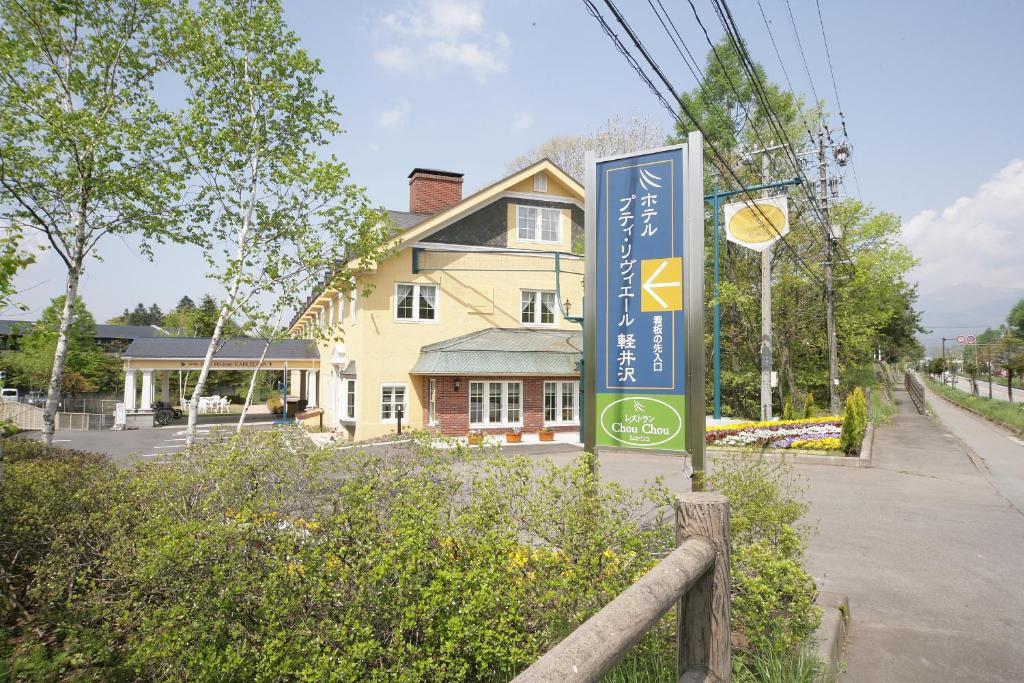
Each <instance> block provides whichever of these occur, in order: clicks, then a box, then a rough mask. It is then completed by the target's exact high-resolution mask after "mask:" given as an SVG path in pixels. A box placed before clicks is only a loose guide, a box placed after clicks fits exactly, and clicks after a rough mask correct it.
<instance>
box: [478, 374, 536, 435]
mask: <svg viewBox="0 0 1024 683" xmlns="http://www.w3.org/2000/svg"><path fill="white" fill-rule="evenodd" d="M522 422H523V384H522V382H470V383H469V424H470V425H471V426H475V427H486V426H488V425H520V424H522Z"/></svg>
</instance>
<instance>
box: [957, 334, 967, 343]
mask: <svg viewBox="0 0 1024 683" xmlns="http://www.w3.org/2000/svg"><path fill="white" fill-rule="evenodd" d="M966 341H967V337H965V336H964V335H962V334H961V335H959V336H958V337H957V338H956V343H957V344H963V343H964V342H966Z"/></svg>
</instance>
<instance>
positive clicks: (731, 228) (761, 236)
mask: <svg viewBox="0 0 1024 683" xmlns="http://www.w3.org/2000/svg"><path fill="white" fill-rule="evenodd" d="M722 208H723V210H724V211H725V237H726V239H728V240H729V241H730V242H733V243H735V244H739V245H741V246H744V247H747V248H748V249H753V250H754V251H764V250H765V249H767V248H768V247H770V246H771V245H772V244H774V243H775V242H776V241H778V240H779V239H781V238H783V237H785V236H786V234H787V233H789V204H788V202H787V201H786V197H768V198H763V199H754V200H749V201H743V202H734V203H732V204H726V205H725V206H724V207H722Z"/></svg>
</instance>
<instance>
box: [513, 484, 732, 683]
mask: <svg viewBox="0 0 1024 683" xmlns="http://www.w3.org/2000/svg"><path fill="white" fill-rule="evenodd" d="M676 541H677V543H678V547H677V548H676V549H675V550H674V551H673V552H672V553H671V554H670V555H669V556H668V557H666V558H665V559H663V560H662V561H661V562H659V563H658V564H657V565H655V567H654V568H653V569H651V570H650V571H649V572H647V573H646V574H645V575H644V576H643V577H641V578H640V580H639V581H637V582H636V583H634V584H633V585H632V586H630V587H629V588H627V589H626V590H625V591H624V592H622V593H621V594H620V595H619V596H618V597H616V598H615V599H614V600H612V601H611V602H610V603H608V604H607V605H606V606H605V607H604V608H603V609H602V610H601V611H600V612H598V613H597V614H595V615H594V616H592V617H590V619H588V620H587V621H585V622H584V623H583V624H582V625H581V626H580V627H579V628H577V629H576V630H575V631H573V632H572V633H571V634H569V636H568V637H567V638H566V639H565V640H563V641H562V642H560V643H559V644H558V645H556V646H555V647H554V648H552V649H551V650H550V651H549V652H548V653H547V654H545V655H544V656H543V657H541V658H540V659H538V660H537V661H536V662H534V663H533V665H531V666H530V668H528V669H526V670H525V671H523V672H522V673H521V674H519V676H517V677H516V678H515V681H518V682H520V683H527V682H529V683H535V682H541V681H543V682H545V683H547V682H550V683H554V682H556V681H557V682H559V683H562V682H578V683H583V682H585V681H598V680H600V679H601V677H602V676H604V675H605V674H606V673H608V672H609V671H610V670H611V669H612V667H614V666H615V664H616V663H617V662H618V661H619V660H620V659H622V657H623V656H625V655H626V653H627V652H629V650H630V649H631V648H632V647H633V646H634V645H636V644H637V642H639V641H640V639H641V638H643V636H644V635H645V634H646V633H647V632H648V631H650V630H651V628H653V627H654V625H655V624H656V623H657V622H658V620H659V619H661V617H663V616H664V615H665V613H667V612H668V611H669V610H670V609H672V607H673V606H678V614H677V620H676V628H677V642H678V655H677V665H678V669H677V670H678V671H679V673H680V675H679V680H680V681H685V682H687V683H690V682H696V681H728V680H729V679H730V676H731V674H732V661H731V648H732V643H731V640H730V629H729V597H730V596H729V503H728V502H727V501H726V499H725V497H724V496H722V495H720V494H717V493H687V494H683V495H680V496H679V497H678V499H677V501H676Z"/></svg>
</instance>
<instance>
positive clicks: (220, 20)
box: [168, 0, 387, 444]
mask: <svg viewBox="0 0 1024 683" xmlns="http://www.w3.org/2000/svg"><path fill="white" fill-rule="evenodd" d="M168 39H169V40H170V41H171V42H172V43H173V44H174V45H175V52H176V54H177V55H178V57H177V64H178V67H179V69H180V73H181V74H182V76H183V78H184V81H185V83H186V86H187V89H188V97H187V103H186V107H185V110H184V111H183V113H182V115H181V117H180V120H179V125H178V127H177V129H178V139H179V144H180V145H181V150H182V153H183V156H184V159H185V165H186V171H187V173H188V175H189V178H190V180H192V181H194V182H195V183H196V184H197V192H196V194H195V196H194V197H193V198H192V199H191V201H190V207H189V216H190V220H191V221H192V223H193V225H194V226H195V229H197V230H199V229H205V230H208V231H209V232H210V236H211V239H212V243H213V245H214V246H213V247H212V248H210V249H207V250H206V252H205V254H206V258H207V261H208V264H209V266H210V270H211V272H210V276H211V277H212V278H214V279H215V280H216V281H218V282H219V283H220V284H221V286H222V287H223V289H224V292H223V299H222V301H221V306H220V313H219V316H218V319H217V324H216V326H215V328H214V330H213V335H212V338H211V340H210V344H209V347H208V348H207V352H206V355H205V358H204V359H203V365H202V368H201V370H200V372H199V378H198V379H197V381H196V385H195V389H194V390H193V392H192V398H191V402H190V410H189V420H188V429H187V443H188V444H191V443H192V441H193V440H194V438H195V437H194V435H195V425H196V417H197V412H198V410H197V409H198V406H199V397H200V396H201V395H202V394H203V391H204V387H205V385H206V380H207V377H208V375H209V371H210V366H211V364H212V361H213V357H214V355H215V353H216V352H217V350H218V348H219V347H220V346H221V345H222V343H223V336H224V334H223V333H224V322H225V321H226V320H227V319H228V318H229V317H231V316H239V317H241V318H244V319H248V320H251V321H253V323H254V324H256V325H258V324H260V323H265V322H267V321H268V320H271V319H273V317H274V316H276V315H277V314H278V313H279V312H280V310H281V309H282V308H283V307H287V306H294V305H296V304H298V303H300V302H301V301H303V300H304V299H305V296H306V294H307V293H308V291H309V289H310V287H311V286H312V285H313V284H315V283H321V282H322V280H323V278H324V277H325V276H326V275H328V274H330V275H331V277H332V278H334V279H335V280H336V281H337V283H338V286H342V283H344V282H347V281H349V278H348V273H347V271H348V270H349V269H350V268H351V267H355V264H356V263H359V262H362V261H364V260H372V257H373V253H374V248H373V245H375V244H380V243H382V242H383V240H384V239H385V238H386V236H387V228H386V226H385V224H384V223H383V222H382V217H381V214H380V213H379V212H377V211H375V210H373V209H372V208H371V207H370V205H369V203H368V202H367V199H366V196H365V194H364V191H363V189H362V188H360V187H358V186H356V185H355V184H353V183H351V182H350V181H349V174H348V170H347V168H346V167H345V165H344V164H343V163H341V162H340V161H338V160H337V159H336V158H334V157H328V158H321V156H320V155H319V154H318V152H320V151H321V148H322V147H324V146H325V145H326V144H328V142H330V140H331V139H332V138H333V136H335V135H337V134H339V133H340V132H341V128H340V125H339V122H338V121H339V112H338V110H337V108H336V107H335V104H334V100H333V97H332V96H331V95H330V94H328V93H326V92H324V91H323V90H321V89H320V88H319V87H318V86H317V84H316V79H317V77H318V76H319V75H320V74H321V73H322V69H321V66H320V63H319V62H318V61H317V60H316V59H314V58H312V57H311V56H310V55H309V54H307V53H306V52H305V51H304V50H303V49H302V48H301V47H300V46H299V41H298V38H297V37H296V36H295V34H294V33H292V32H291V31H290V30H288V28H287V26H286V25H285V23H284V20H283V17H282V12H281V5H280V3H279V2H277V0H225V1H224V2H219V3H217V2H212V1H210V0H202V1H200V2H198V3H196V4H195V5H194V6H193V7H190V8H182V11H181V14H180V21H179V25H178V26H177V27H175V30H173V31H171V32H169V34H168Z"/></svg>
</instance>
